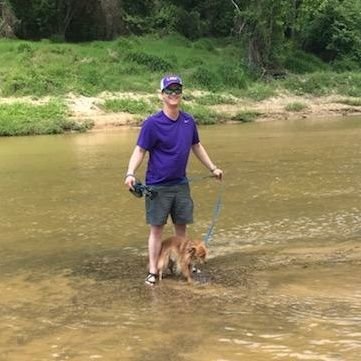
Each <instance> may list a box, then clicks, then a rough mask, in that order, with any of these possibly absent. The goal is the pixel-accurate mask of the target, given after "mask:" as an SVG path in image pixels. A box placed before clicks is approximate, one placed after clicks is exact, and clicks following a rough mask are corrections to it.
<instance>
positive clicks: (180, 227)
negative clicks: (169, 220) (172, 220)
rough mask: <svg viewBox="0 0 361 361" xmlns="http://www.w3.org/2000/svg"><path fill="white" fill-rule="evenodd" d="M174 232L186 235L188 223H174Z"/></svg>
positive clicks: (182, 235)
mask: <svg viewBox="0 0 361 361" xmlns="http://www.w3.org/2000/svg"><path fill="white" fill-rule="evenodd" d="M174 234H175V235H176V236H178V237H186V235H187V225H186V224H175V225H174Z"/></svg>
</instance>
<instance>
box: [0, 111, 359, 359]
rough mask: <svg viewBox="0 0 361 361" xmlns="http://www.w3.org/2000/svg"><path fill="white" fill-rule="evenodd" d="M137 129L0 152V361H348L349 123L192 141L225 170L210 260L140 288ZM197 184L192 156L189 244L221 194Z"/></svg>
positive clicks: (354, 332) (352, 149)
mask: <svg viewBox="0 0 361 361" xmlns="http://www.w3.org/2000/svg"><path fill="white" fill-rule="evenodd" d="M137 132H138V130H137V129H121V130H116V131H114V130H103V131H100V132H95V133H89V134H72V135H62V136H44V137H42V136H40V137H23V138H2V139H0V164H1V167H0V219H1V222H0V247H1V255H2V256H1V259H0V269H1V273H0V290H1V298H0V334H1V339H0V361H5V360H6V361H15V360H16V361H18V360H22V361H27V360H29V361H30V360H31V361H34V360H76V361H83V360H104V361H115V360H121V361H123V360H124V361H126V360H130V361H145V360H154V361H155V360H157V361H163V360H164V361H173V360H174V361H178V360H179V361H183V360H184V361H193V360H194V361H196V360H197V361H236V360H247V361H265V360H267V361H268V360H285V361H289V360H315V361H323V360H325V361H345V360H347V361H349V360H352V361H353V360H355V361H356V360H358V359H359V354H360V352H361V316H360V315H361V281H360V280H361V269H360V264H361V226H360V224H361V188H360V184H361V182H360V181H361V119H360V118H353V117H349V118H346V119H345V118H332V119H317V120H310V119H307V120H297V121H275V122H268V123H254V124H243V125H227V126H212V127H202V128H200V136H201V140H202V143H203V144H204V145H205V146H206V148H207V150H208V151H209V153H210V154H211V156H212V158H213V160H214V161H215V163H216V164H217V165H219V166H220V167H222V169H223V170H224V171H225V179H224V189H223V198H222V211H221V214H220V217H219V218H218V220H217V222H216V226H215V231H214V236H213V238H212V240H211V242H210V259H209V262H208V263H207V264H206V265H205V266H204V267H203V268H202V272H201V273H199V274H197V275H196V279H197V281H198V282H197V283H195V284H194V285H188V284H186V283H185V282H183V281H182V280H180V279H178V278H177V277H171V278H166V279H165V280H164V282H163V283H162V284H161V285H160V286H157V287H155V288H153V289H150V288H148V287H146V286H145V285H144V284H143V280H144V277H145V275H146V267H147V245H146V239H147V227H146V226H145V224H144V212H143V207H144V206H143V201H142V200H139V199H136V198H135V197H133V196H132V195H131V194H130V193H129V192H127V191H126V190H125V188H124V186H123V175H124V173H125V170H126V166H127V162H128V158H129V156H130V154H131V151H132V149H133V146H134V142H135V139H136V136H137ZM143 171H144V167H143V168H142V170H141V171H140V172H139V175H141V174H142V172H143ZM202 175H207V172H206V171H205V170H204V169H202V167H201V166H200V165H199V164H198V162H197V161H196V160H194V159H193V158H191V161H190V167H189V176H190V177H193V179H194V181H193V182H192V192H193V198H194V201H195V206H196V213H195V218H196V223H195V224H194V225H192V226H191V227H190V235H192V236H194V237H201V236H204V235H205V233H206V232H207V228H208V226H209V224H210V222H211V217H212V213H213V207H214V203H215V201H216V198H217V195H218V192H219V191H220V186H219V184H218V183H217V182H216V181H214V180H212V179H206V180H199V177H200V176H202ZM167 232H168V233H169V234H170V233H171V227H170V226H169V227H168V228H167Z"/></svg>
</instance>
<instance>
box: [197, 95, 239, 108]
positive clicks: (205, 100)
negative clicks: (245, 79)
mask: <svg viewBox="0 0 361 361" xmlns="http://www.w3.org/2000/svg"><path fill="white" fill-rule="evenodd" d="M195 100H196V102H197V103H198V104H201V105H217V104H235V103H236V99H235V98H234V97H231V96H225V95H222V94H215V93H210V94H206V95H202V96H200V97H197V98H196V99H195Z"/></svg>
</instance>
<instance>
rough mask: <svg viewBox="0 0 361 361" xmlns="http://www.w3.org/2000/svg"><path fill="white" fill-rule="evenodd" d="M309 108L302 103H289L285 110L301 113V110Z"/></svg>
mask: <svg viewBox="0 0 361 361" xmlns="http://www.w3.org/2000/svg"><path fill="white" fill-rule="evenodd" d="M307 108H308V106H307V105H306V104H304V103H301V102H293V103H288V104H287V105H286V106H285V110H287V111H288V112H300V111H301V110H304V109H307Z"/></svg>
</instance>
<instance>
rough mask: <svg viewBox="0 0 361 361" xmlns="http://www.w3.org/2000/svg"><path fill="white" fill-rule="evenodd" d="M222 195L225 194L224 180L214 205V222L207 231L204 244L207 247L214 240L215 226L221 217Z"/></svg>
mask: <svg viewBox="0 0 361 361" xmlns="http://www.w3.org/2000/svg"><path fill="white" fill-rule="evenodd" d="M222 193H223V180H222V181H221V184H220V187H219V191H218V197H217V200H216V203H215V205H214V209H213V217H212V222H211V224H210V225H209V227H208V231H207V233H206V235H205V236H204V243H205V244H206V245H208V243H209V241H210V240H211V239H212V234H213V229H214V226H215V224H216V221H217V219H218V217H219V214H220V213H221V208H222Z"/></svg>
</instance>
